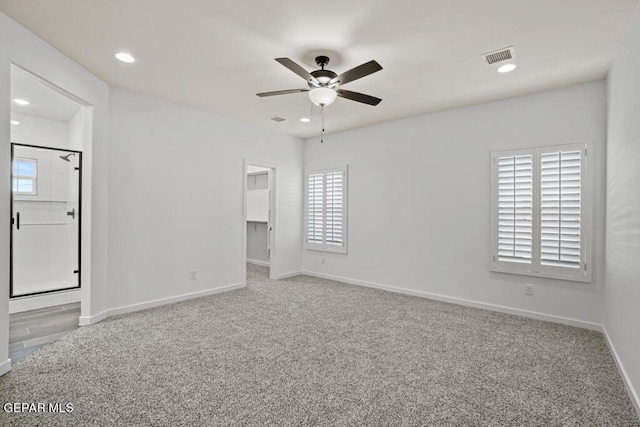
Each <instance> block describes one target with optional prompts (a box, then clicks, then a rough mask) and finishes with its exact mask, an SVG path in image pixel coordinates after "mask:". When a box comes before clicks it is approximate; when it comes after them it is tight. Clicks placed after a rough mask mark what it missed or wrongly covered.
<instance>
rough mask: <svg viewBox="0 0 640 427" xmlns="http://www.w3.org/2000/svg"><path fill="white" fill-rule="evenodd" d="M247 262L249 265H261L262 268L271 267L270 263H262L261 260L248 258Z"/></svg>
mask: <svg viewBox="0 0 640 427" xmlns="http://www.w3.org/2000/svg"><path fill="white" fill-rule="evenodd" d="M247 262H248V263H249V264H253V265H259V266H261V267H269V265H270V264H269V261H260V260H257V259H249V258H247Z"/></svg>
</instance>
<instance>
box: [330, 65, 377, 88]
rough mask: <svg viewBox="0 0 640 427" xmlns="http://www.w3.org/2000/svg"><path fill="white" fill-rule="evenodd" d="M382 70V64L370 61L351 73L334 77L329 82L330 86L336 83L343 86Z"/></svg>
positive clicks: (350, 71) (347, 72) (353, 69)
mask: <svg viewBox="0 0 640 427" xmlns="http://www.w3.org/2000/svg"><path fill="white" fill-rule="evenodd" d="M380 70H382V66H381V65H380V64H378V63H377V62H376V61H369V62H367V63H365V64H362V65H358V66H357V67H355V68H352V69H350V70H349V71H345V72H344V73H342V74H340V75H339V76H338V77H334V78H333V79H331V80H330V81H329V86H331V85H332V84H336V83H339V84H340V85H343V84H346V83H349V82H352V81H354V80H358V79H360V78H362V77H365V76H368V75H369V74H373V73H375V72H376V71H380Z"/></svg>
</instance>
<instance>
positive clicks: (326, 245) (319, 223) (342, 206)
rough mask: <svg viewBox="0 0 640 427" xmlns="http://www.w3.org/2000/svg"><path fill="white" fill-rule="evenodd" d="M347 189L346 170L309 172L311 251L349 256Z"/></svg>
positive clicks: (309, 235)
mask: <svg viewBox="0 0 640 427" xmlns="http://www.w3.org/2000/svg"><path fill="white" fill-rule="evenodd" d="M346 188H347V168H346V167H345V168H336V169H326V170H320V171H312V172H308V173H307V180H306V248H307V249H313V250H321V251H330V252H342V253H346V250H347V242H346V237H347V234H346V224H347V222H346V207H347V198H346Z"/></svg>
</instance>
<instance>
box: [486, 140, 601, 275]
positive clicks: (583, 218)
mask: <svg viewBox="0 0 640 427" xmlns="http://www.w3.org/2000/svg"><path fill="white" fill-rule="evenodd" d="M491 182H492V190H491V194H492V195H491V206H492V207H491V240H492V270H494V271H499V272H506V273H516V274H527V275H533V276H541V277H551V278H557V279H566V280H577V281H590V280H591V271H590V269H589V268H588V263H587V251H588V243H589V242H590V239H588V237H589V236H588V231H589V229H590V224H591V219H590V216H589V215H587V213H588V212H589V208H588V206H589V205H588V202H589V201H590V200H589V197H587V196H588V194H587V193H586V192H585V188H586V182H587V180H586V144H584V143H581V144H571V145H561V146H555V147H542V148H533V149H523V150H511V151H501V152H495V153H493V154H492V174H491Z"/></svg>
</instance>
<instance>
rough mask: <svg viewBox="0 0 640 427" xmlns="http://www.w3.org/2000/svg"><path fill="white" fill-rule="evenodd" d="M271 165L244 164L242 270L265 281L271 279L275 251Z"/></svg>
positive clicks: (272, 166)
mask: <svg viewBox="0 0 640 427" xmlns="http://www.w3.org/2000/svg"><path fill="white" fill-rule="evenodd" d="M275 174H276V168H275V166H274V165H270V164H268V163H263V162H250V161H245V167H244V177H245V179H244V200H245V203H244V227H243V234H244V245H243V246H244V257H243V262H244V267H245V269H246V270H245V272H246V273H247V274H245V278H247V277H248V273H254V274H255V275H257V277H264V278H265V279H268V278H273V277H274V268H273V267H274V262H275V255H276V248H275V238H274V236H275V182H276V180H275Z"/></svg>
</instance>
